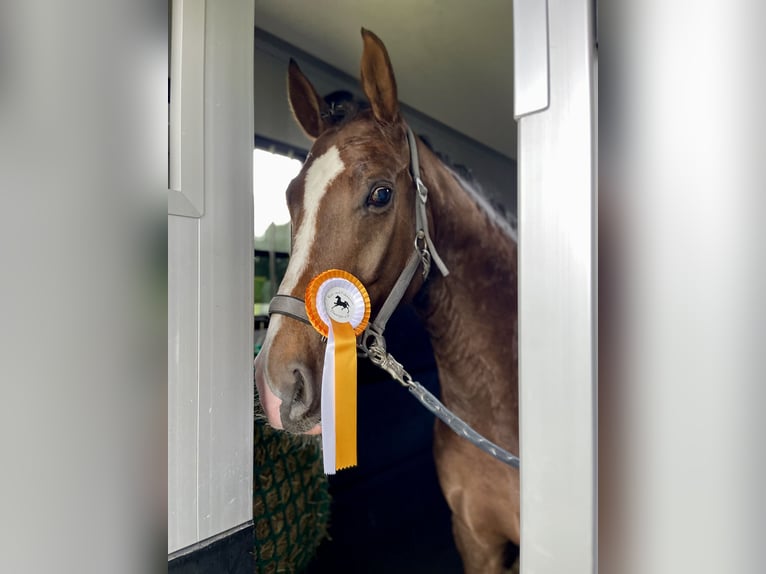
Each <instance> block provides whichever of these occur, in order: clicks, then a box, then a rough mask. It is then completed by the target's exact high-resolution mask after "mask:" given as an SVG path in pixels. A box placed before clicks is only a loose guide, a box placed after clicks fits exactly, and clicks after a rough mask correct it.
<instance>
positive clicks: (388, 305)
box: [269, 126, 449, 348]
mask: <svg viewBox="0 0 766 574" xmlns="http://www.w3.org/2000/svg"><path fill="white" fill-rule="evenodd" d="M407 143H408V144H409V148H410V175H411V176H412V181H413V182H415V195H416V197H415V241H414V249H413V252H412V254H411V255H410V258H409V259H408V260H407V264H406V265H405V266H404V269H402V272H401V273H400V274H399V278H398V279H397V280H396V283H394V286H393V287H392V288H391V292H390V293H389V294H388V297H387V298H386V300H385V302H384V303H383V306H382V307H381V308H380V311H378V314H377V316H376V317H375V320H374V321H372V322H371V323H370V325H369V326H368V327H367V329H366V330H365V332H364V333H363V334H362V335H361V340H362V346H363V347H366V344H365V341H367V339H369V338H370V337H373V338H374V339H375V341H376V342H378V344H381V343H382V346H383V348H385V340H384V339H383V331H385V329H386V323H387V322H388V320H389V318H390V317H391V315H392V314H393V312H394V310H395V309H396V307H397V306H398V305H399V302H400V301H401V300H402V298H403V297H404V294H405V292H406V291H407V288H408V287H409V286H410V283H411V282H412V278H413V277H414V276H415V271H416V270H417V268H418V267H419V266H420V264H421V263H422V264H423V278H424V279H425V278H426V277H428V273H429V271H430V270H431V261H433V262H434V263H436V266H437V267H438V268H439V271H440V272H441V274H442V275H443V276H445V277H446V276H447V275H448V274H449V271H448V270H447V266H446V265H445V264H444V261H442V259H441V257H439V254H438V253H437V252H436V248H435V247H434V244H433V241H431V236H430V235H429V233H428V213H427V212H426V202H427V201H428V188H427V187H426V185H425V184H424V183H423V180H422V179H421V178H420V161H419V157H418V146H417V142H416V141H415V134H413V133H412V130H411V129H410V128H409V126H408V127H407ZM275 313H276V314H279V315H285V316H287V317H290V318H292V319H297V320H298V321H303V322H304V323H307V324H310V323H309V319H308V315H307V314H306V303H305V301H304V300H303V299H300V298H298V297H293V296H292V295H280V294H277V295H275V296H274V298H273V299H272V300H271V303H270V304H269V315H273V314H275Z"/></svg>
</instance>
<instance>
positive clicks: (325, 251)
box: [255, 29, 423, 433]
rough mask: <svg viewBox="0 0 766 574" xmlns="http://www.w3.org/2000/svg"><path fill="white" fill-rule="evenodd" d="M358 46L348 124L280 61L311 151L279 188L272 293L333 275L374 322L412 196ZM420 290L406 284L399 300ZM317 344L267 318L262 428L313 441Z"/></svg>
mask: <svg viewBox="0 0 766 574" xmlns="http://www.w3.org/2000/svg"><path fill="white" fill-rule="evenodd" d="M362 38H363V42H364V48H363V54H362V62H361V84H362V89H363V91H364V94H365V96H366V97H367V99H368V100H369V104H370V105H369V108H367V107H365V108H358V109H357V108H356V107H355V108H354V113H353V114H348V113H343V114H340V115H338V114H335V113H334V110H333V109H332V108H331V106H330V105H328V103H327V102H326V101H325V100H323V99H322V98H321V97H320V96H319V95H318V93H317V91H316V89H315V88H314V86H313V85H312V84H311V82H310V81H309V80H308V78H306V76H305V75H304V74H303V73H302V72H301V70H300V68H299V67H298V65H297V64H296V63H295V62H294V61H292V60H291V61H290V65H289V69H288V94H289V102H290V106H291V108H292V111H293V115H294V116H295V119H296V120H297V122H298V123H299V125H300V126H301V128H302V129H303V131H304V132H305V133H306V134H307V136H308V137H309V138H310V139H311V140H313V144H312V147H311V150H310V152H309V154H308V157H307V158H306V161H305V163H304V165H303V167H302V169H301V171H300V173H299V174H298V176H296V178H295V179H294V180H293V181H292V182H291V183H290V185H289V186H288V188H287V194H286V195H287V204H288V208H289V211H290V220H291V224H292V253H291V257H290V262H289V265H288V268H287V271H286V273H285V277H284V280H283V281H282V283H281V285H280V287H279V290H278V293H279V294H282V295H290V296H293V297H296V298H299V299H304V297H305V290H306V287H307V285H308V283H309V282H310V281H311V279H312V278H314V277H315V276H317V275H318V274H319V273H321V272H323V271H325V270H328V269H333V268H336V269H342V270H344V271H347V272H349V273H351V274H352V275H354V276H356V277H357V278H358V279H359V280H360V281H361V282H362V284H363V285H364V286H365V287H366V289H367V292H368V294H369V297H370V301H371V305H372V315H373V317H374V316H375V314H376V310H377V309H379V308H380V306H381V305H382V304H383V302H384V301H385V299H386V297H387V295H388V293H389V292H390V291H391V289H392V288H393V286H394V284H395V283H396V281H397V279H398V277H399V274H400V272H401V271H402V269H404V267H405V266H406V264H407V261H408V259H409V257H410V256H411V254H412V252H413V244H414V241H415V197H416V187H415V183H414V182H413V179H412V176H411V174H410V170H409V163H410V161H409V160H410V156H409V146H408V143H407V127H406V125H405V123H404V121H403V119H402V117H401V115H400V112H399V103H398V100H397V90H396V81H395V79H394V73H393V70H392V67H391V62H390V60H389V57H388V53H387V51H386V48H385V46H384V45H383V43H382V42H381V41H380V39H379V38H378V37H377V36H375V35H374V34H373V33H372V32H369V31H367V30H364V29H363V30H362ZM345 109H346V110H348V109H349V108H348V107H346V108H345ZM422 281H423V279H422V277H421V276H420V274H416V276H415V279H414V280H413V282H412V284H410V286H409V288H408V291H407V294H406V296H405V297H406V298H411V297H412V296H413V295H414V293H415V292H416V291H417V290H418V289H419V287H420V286H421V285H422ZM325 344H326V343H325V341H324V340H323V339H322V338H321V336H320V335H319V334H318V333H317V332H316V331H315V330H314V329H313V328H312V327H311V326H310V325H307V324H304V323H302V322H300V321H297V320H295V319H292V318H290V317H286V316H283V315H272V317H271V322H270V325H269V329H268V333H267V336H266V339H265V341H264V344H263V347H262V349H261V352H260V354H259V355H258V358H257V359H256V362H255V380H256V383H257V386H258V392H259V395H260V400H261V404H262V405H263V407H264V410H265V412H266V414H267V416H268V418H269V422H270V424H271V425H272V426H274V427H276V428H284V429H286V430H288V431H291V432H296V433H306V432H308V433H317V432H319V428H320V427H319V423H320V396H321V391H320V387H321V379H322V366H323V360H324V350H325Z"/></svg>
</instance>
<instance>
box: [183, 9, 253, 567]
mask: <svg viewBox="0 0 766 574" xmlns="http://www.w3.org/2000/svg"><path fill="white" fill-rule="evenodd" d="M253 12H254V3H253V0H232V1H230V2H207V3H206V12H205V85H204V94H205V99H204V102H205V110H204V118H205V120H204V138H205V141H204V149H205V157H204V174H205V178H204V192H205V213H204V215H203V216H202V217H201V218H199V219H188V218H180V217H175V216H171V217H170V218H169V232H170V237H169V241H170V243H169V255H168V266H169V270H168V272H169V284H168V298H169V307H170V310H171V313H170V316H169V318H168V336H169V338H168V343H169V351H170V352H169V361H170V364H169V369H168V375H169V381H168V384H169V395H168V399H169V407H168V412H169V423H170V426H169V434H168V452H169V454H171V453H172V456H170V457H169V463H168V464H169V469H168V475H169V478H172V480H171V481H170V482H169V484H168V488H169V490H170V492H169V493H168V504H169V508H168V519H169V524H168V552H169V553H171V552H174V551H177V550H180V549H182V548H184V547H186V546H189V545H191V544H194V543H196V542H198V541H200V540H206V539H211V537H214V536H215V535H216V534H219V533H221V532H224V531H228V530H230V529H232V528H235V527H237V526H239V525H242V524H245V523H247V522H248V521H250V520H251V519H252V480H253V478H252V472H253V464H252V461H253V458H252V457H253V449H252V447H253V372H252V364H253V319H252V312H253V292H252V289H253V259H252V242H253V203H252V201H253V196H252V189H253V181H252V177H253V166H252V161H253V151H252V150H253V50H252V46H253V34H254V26H253ZM195 228H196V231H195ZM195 339H196V343H195ZM195 345H196V346H195ZM176 351H177V352H176Z"/></svg>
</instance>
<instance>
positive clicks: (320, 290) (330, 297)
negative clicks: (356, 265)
mask: <svg viewBox="0 0 766 574" xmlns="http://www.w3.org/2000/svg"><path fill="white" fill-rule="evenodd" d="M305 299H306V314H307V315H308V317H309V321H311V324H312V325H313V327H314V329H316V330H317V331H318V332H319V333H320V334H321V335H322V336H323V337H327V335H328V332H329V329H330V324H331V323H330V319H332V320H334V321H336V322H338V323H350V324H351V327H352V328H353V329H354V334H355V335H357V336H358V335H361V334H362V333H363V332H364V330H365V329H366V328H367V324H368V323H369V321H370V296H369V295H368V294H367V289H365V288H364V285H362V282H361V281H359V279H357V278H356V277H354V276H353V275H352V274H351V273H349V272H348V271H343V270H342V269H328V270H327V271H323V272H322V273H320V274H319V275H317V276H316V277H314V278H313V279H312V280H311V281H310V282H309V284H308V286H307V287H306V297H305Z"/></svg>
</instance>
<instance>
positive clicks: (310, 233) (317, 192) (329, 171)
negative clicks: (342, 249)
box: [279, 146, 346, 295]
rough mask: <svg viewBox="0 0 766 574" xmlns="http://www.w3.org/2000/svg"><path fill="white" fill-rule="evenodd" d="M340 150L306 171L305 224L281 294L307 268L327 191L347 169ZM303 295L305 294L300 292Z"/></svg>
mask: <svg viewBox="0 0 766 574" xmlns="http://www.w3.org/2000/svg"><path fill="white" fill-rule="evenodd" d="M345 167H346V166H345V165H344V164H343V161H342V160H341V159H340V154H339V153H338V148H337V147H335V146H332V147H331V148H330V149H328V150H327V151H326V152H325V153H323V154H322V155H320V156H319V157H318V158H316V159H315V160H314V162H313V163H312V164H311V167H309V169H308V171H307V172H306V183H305V186H304V190H303V209H302V212H303V223H302V224H301V227H300V229H299V230H298V233H297V234H296V235H295V242H294V243H293V252H292V254H291V255H290V263H289V264H288V266H287V272H286V273H285V278H284V279H283V280H282V284H281V285H280V286H279V292H280V293H283V294H285V295H289V294H291V293H292V291H293V289H295V286H296V285H297V283H298V279H299V278H300V276H301V275H302V274H303V272H304V270H305V269H306V266H307V265H308V258H309V252H310V251H311V245H312V244H313V242H314V237H315V236H316V231H317V230H316V227H317V213H318V212H319V204H320V203H321V202H322V198H323V197H324V195H325V193H326V192H327V189H328V188H329V187H330V184H331V183H332V180H334V179H335V178H336V177H337V176H338V175H339V174H340V173H341V172H342V171H343V170H344V169H345ZM301 295H302V293H301Z"/></svg>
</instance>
